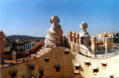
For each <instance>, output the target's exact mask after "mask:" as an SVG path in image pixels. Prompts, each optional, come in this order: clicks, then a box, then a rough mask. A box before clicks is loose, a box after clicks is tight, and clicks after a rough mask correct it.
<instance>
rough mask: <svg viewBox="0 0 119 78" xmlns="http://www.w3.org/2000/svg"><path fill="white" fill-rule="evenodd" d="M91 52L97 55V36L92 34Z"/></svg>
mask: <svg viewBox="0 0 119 78" xmlns="http://www.w3.org/2000/svg"><path fill="white" fill-rule="evenodd" d="M91 52H92V53H93V54H94V55H95V57H96V37H95V36H92V37H91Z"/></svg>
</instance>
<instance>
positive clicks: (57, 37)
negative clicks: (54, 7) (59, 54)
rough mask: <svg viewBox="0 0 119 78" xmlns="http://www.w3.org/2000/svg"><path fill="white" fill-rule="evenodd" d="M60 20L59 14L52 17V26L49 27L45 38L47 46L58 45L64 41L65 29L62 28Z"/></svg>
mask: <svg viewBox="0 0 119 78" xmlns="http://www.w3.org/2000/svg"><path fill="white" fill-rule="evenodd" d="M59 22H60V19H59V17H58V16H53V17H51V19H50V23H51V28H50V29H48V31H47V32H48V34H47V35H46V38H45V46H46V47H53V46H57V45H61V42H62V34H63V31H62V29H61V26H60V25H59V24H58V23H59Z"/></svg>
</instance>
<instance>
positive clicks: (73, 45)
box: [72, 31, 76, 51]
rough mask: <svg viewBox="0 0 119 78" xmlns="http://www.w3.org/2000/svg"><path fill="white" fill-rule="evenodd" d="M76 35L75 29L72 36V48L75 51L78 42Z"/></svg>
mask: <svg viewBox="0 0 119 78" xmlns="http://www.w3.org/2000/svg"><path fill="white" fill-rule="evenodd" d="M75 36H76V33H75V32H74V31H73V33H72V37H73V44H72V50H74V51H75V43H76V38H75Z"/></svg>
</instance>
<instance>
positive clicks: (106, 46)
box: [105, 38, 108, 54]
mask: <svg viewBox="0 0 119 78" xmlns="http://www.w3.org/2000/svg"><path fill="white" fill-rule="evenodd" d="M107 53H108V38H105V54H107Z"/></svg>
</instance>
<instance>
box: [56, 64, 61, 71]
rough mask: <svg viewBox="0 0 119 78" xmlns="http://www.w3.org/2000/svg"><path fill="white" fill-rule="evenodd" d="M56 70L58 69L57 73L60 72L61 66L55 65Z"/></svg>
mask: <svg viewBox="0 0 119 78" xmlns="http://www.w3.org/2000/svg"><path fill="white" fill-rule="evenodd" d="M55 69H56V72H58V71H60V65H59V64H55Z"/></svg>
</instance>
